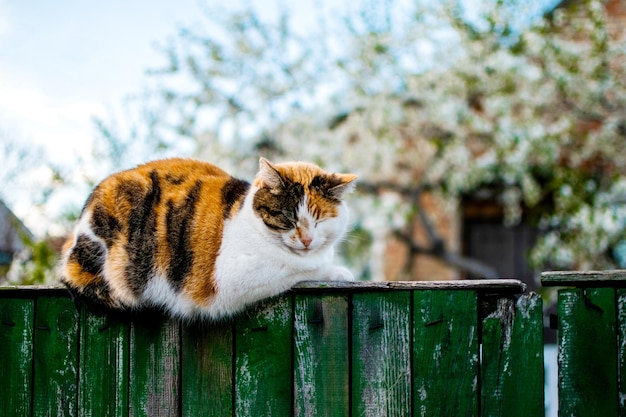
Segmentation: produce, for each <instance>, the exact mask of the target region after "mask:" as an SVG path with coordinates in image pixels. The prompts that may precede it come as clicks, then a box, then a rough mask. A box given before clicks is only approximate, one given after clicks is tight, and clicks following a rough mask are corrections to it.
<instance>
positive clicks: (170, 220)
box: [166, 180, 202, 290]
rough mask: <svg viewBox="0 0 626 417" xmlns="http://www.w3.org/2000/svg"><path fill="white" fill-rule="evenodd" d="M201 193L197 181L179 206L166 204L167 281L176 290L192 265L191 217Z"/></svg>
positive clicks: (172, 203)
mask: <svg viewBox="0 0 626 417" xmlns="http://www.w3.org/2000/svg"><path fill="white" fill-rule="evenodd" d="M201 192H202V181H200V180H198V181H196V183H195V185H194V186H193V187H192V188H191V190H189V193H188V194H187V197H186V198H185V200H184V202H183V203H182V204H181V205H179V206H176V205H175V204H174V202H172V201H171V200H170V201H168V202H167V206H168V211H167V215H166V224H167V245H168V248H169V251H170V266H169V271H168V279H169V282H170V284H171V285H172V287H174V289H176V290H180V288H181V287H182V285H183V281H184V279H185V277H186V276H187V275H189V272H190V271H191V267H192V265H193V249H192V246H191V240H190V236H191V227H192V223H193V217H194V213H195V211H196V205H197V203H198V200H199V199H200V194H201Z"/></svg>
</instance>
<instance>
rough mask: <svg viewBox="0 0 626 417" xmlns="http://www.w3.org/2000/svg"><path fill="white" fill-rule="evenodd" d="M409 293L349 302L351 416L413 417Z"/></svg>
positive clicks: (363, 295)
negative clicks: (350, 308) (350, 329)
mask: <svg viewBox="0 0 626 417" xmlns="http://www.w3.org/2000/svg"><path fill="white" fill-rule="evenodd" d="M410 305H411V293H410V292H409V291H395V292H367V293H360V294H354V296H353V298H352V415H354V416H371V417H392V416H398V417H402V416H410V415H411V309H410V308H409V307H410Z"/></svg>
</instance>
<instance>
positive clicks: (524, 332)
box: [481, 294, 544, 417]
mask: <svg viewBox="0 0 626 417" xmlns="http://www.w3.org/2000/svg"><path fill="white" fill-rule="evenodd" d="M542 314H543V306H542V303H541V297H540V296H539V295H537V294H529V295H523V296H521V297H520V298H519V300H518V301H517V303H515V302H514V300H513V299H510V298H501V299H499V300H498V305H497V308H496V311H494V312H493V313H492V314H491V315H489V317H487V318H486V319H485V320H484V321H483V330H482V341H483V345H482V372H481V377H482V384H481V392H482V401H481V415H482V416H484V417H486V416H503V417H516V416H519V417H527V416H543V415H544V398H543V397H544V395H543V392H544V387H543V377H544V375H543V337H542V336H543V323H542Z"/></svg>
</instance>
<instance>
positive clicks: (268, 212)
mask: <svg viewBox="0 0 626 417" xmlns="http://www.w3.org/2000/svg"><path fill="white" fill-rule="evenodd" d="M303 198H304V187H303V186H302V184H299V183H293V182H290V183H286V184H285V187H283V188H282V189H280V190H270V189H269V188H261V189H260V190H258V191H257V192H256V193H255V194H254V200H253V202H252V207H253V209H254V211H255V212H256V213H257V214H258V215H259V217H261V219H262V220H263V222H264V223H265V225H266V226H267V227H268V228H270V229H272V230H277V231H280V230H290V229H292V228H294V227H295V223H296V211H297V209H298V205H299V204H300V203H301V202H302V199H303Z"/></svg>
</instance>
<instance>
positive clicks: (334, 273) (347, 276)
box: [326, 266, 354, 281]
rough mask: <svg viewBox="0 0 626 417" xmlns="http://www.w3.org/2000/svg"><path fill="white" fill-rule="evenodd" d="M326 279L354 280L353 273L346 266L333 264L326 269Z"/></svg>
mask: <svg viewBox="0 0 626 417" xmlns="http://www.w3.org/2000/svg"><path fill="white" fill-rule="evenodd" d="M326 279H328V280H329V281H354V275H352V272H350V271H349V270H348V268H344V267H343V266H334V267H332V268H331V269H330V270H329V271H328V274H327V278H326Z"/></svg>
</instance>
